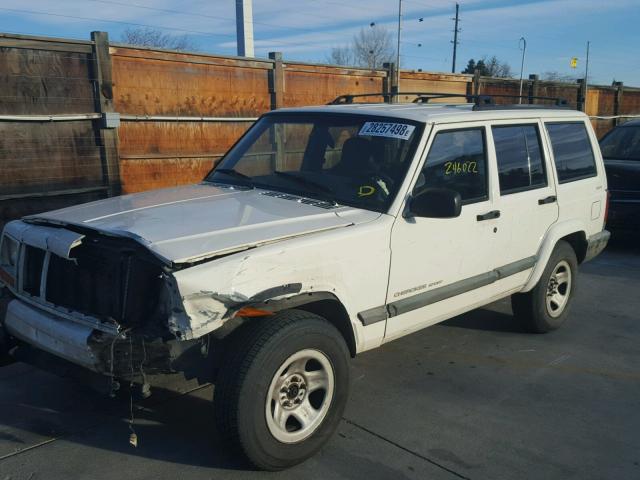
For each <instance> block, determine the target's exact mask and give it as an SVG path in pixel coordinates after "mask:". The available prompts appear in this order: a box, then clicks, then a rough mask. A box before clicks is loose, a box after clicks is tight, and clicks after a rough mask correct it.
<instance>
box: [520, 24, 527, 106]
mask: <svg viewBox="0 0 640 480" xmlns="http://www.w3.org/2000/svg"><path fill="white" fill-rule="evenodd" d="M518 48H520V50H522V63H521V64H520V98H519V99H518V103H519V104H522V75H523V73H524V56H525V55H526V53H527V40H526V38H524V37H520V41H519V43H518Z"/></svg>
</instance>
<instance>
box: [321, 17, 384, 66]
mask: <svg viewBox="0 0 640 480" xmlns="http://www.w3.org/2000/svg"><path fill="white" fill-rule="evenodd" d="M326 61H327V62H329V63H332V64H335V65H356V66H359V67H368V68H380V67H382V64H383V63H385V62H392V61H393V41H392V38H391V34H390V33H389V31H388V30H387V29H386V28H385V27H383V26H379V25H372V26H371V27H370V28H363V29H361V30H360V32H358V34H357V35H355V36H354V37H353V40H352V41H351V44H349V45H344V46H340V47H333V48H332V49H331V52H330V53H329V55H327V57H326Z"/></svg>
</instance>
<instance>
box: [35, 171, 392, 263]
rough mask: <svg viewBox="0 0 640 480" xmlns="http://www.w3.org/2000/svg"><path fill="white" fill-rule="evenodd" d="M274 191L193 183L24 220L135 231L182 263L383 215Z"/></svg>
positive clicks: (107, 230)
mask: <svg viewBox="0 0 640 480" xmlns="http://www.w3.org/2000/svg"><path fill="white" fill-rule="evenodd" d="M272 195H273V192H269V191H265V190H260V189H254V190H246V189H235V188H230V187H223V186H216V185H212V184H200V185H190V186H185V187H178V188H171V189H163V190H154V191H149V192H143V193H138V194H132V195H124V196H121V197H114V198H110V199H106V200H100V201H97V202H92V203H87V204H84V205H78V206H74V207H69V208H65V209H62V210H55V211H52V212H48V213H43V214H38V215H32V216H29V217H26V218H25V220H27V221H31V222H34V221H37V222H38V223H40V222H45V223H49V224H58V225H76V226H82V227H85V228H89V229H92V230H97V231H100V232H103V233H107V234H111V235H117V236H126V237H130V238H134V239H136V240H137V241H139V242H140V243H142V244H144V245H145V246H147V248H149V249H150V250H151V251H152V252H153V253H155V254H156V255H158V256H159V257H161V258H162V259H164V260H165V261H168V262H170V263H184V262H187V261H196V260H199V259H202V258H207V257H211V256H214V255H221V254H224V253H230V252H233V251H238V250H242V249H244V248H248V247H251V246H255V245H260V244H263V243H268V242H273V241H277V240H282V239H285V238H290V237H292V236H297V235H304V234H308V233H313V232H318V231H323V230H328V229H333V228H340V227H346V226H349V225H353V224H356V223H362V222H365V221H370V220H373V219H374V218H377V217H379V216H380V214H379V213H375V212H370V211H367V210H360V209H355V208H351V207H337V208H333V207H330V208H323V207H322V206H318V204H321V205H322V202H311V204H309V203H304V201H308V200H304V201H301V200H303V199H299V198H298V197H294V196H291V195H288V196H287V197H288V198H278V197H277V196H272ZM314 203H315V204H314ZM325 206H326V204H325Z"/></svg>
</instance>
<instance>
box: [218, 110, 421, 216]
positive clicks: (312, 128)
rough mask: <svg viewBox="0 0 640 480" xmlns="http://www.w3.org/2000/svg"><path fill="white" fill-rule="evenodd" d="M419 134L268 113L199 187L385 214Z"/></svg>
mask: <svg viewBox="0 0 640 480" xmlns="http://www.w3.org/2000/svg"><path fill="white" fill-rule="evenodd" d="M422 128H423V126H422V124H420V123H417V122H412V121H408V120H403V119H397V118H386V117H377V116H376V117H373V116H370V115H342V114H326V113H317V114H313V113H304V114H271V115H267V116H265V117H263V118H262V119H260V120H259V121H258V122H256V124H255V125H254V126H253V127H252V128H251V129H250V130H249V131H248V132H247V133H246V134H245V135H244V137H242V139H240V141H239V142H238V143H237V144H236V145H235V146H234V147H233V148H232V149H231V150H230V151H229V152H228V153H227V154H226V155H225V157H224V158H223V159H222V160H221V161H220V164H219V165H218V166H217V167H216V169H215V170H213V171H212V172H211V173H210V174H209V175H208V176H207V178H206V181H210V182H217V183H229V184H234V185H239V186H244V187H247V188H251V187H258V188H265V189H269V190H276V191H282V192H286V193H292V194H296V195H300V196H303V197H311V198H317V199H321V200H325V201H328V202H331V203H338V204H341V205H349V206H354V207H359V208H365V209H369V210H374V211H378V212H384V211H386V210H387V209H388V208H389V206H390V205H391V202H393V199H394V198H395V196H396V194H397V191H398V188H399V187H400V184H401V183H402V181H403V179H404V177H405V174H406V172H407V169H408V168H409V165H410V164H411V160H412V158H413V155H414V152H415V150H416V147H417V144H418V141H419V139H420V134H421V133H422Z"/></svg>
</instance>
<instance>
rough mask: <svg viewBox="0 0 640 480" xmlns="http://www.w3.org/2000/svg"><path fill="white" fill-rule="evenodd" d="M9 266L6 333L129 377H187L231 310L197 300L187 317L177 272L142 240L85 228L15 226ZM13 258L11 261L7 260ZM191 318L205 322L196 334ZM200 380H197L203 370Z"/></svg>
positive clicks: (5, 269) (1, 325)
mask: <svg viewBox="0 0 640 480" xmlns="http://www.w3.org/2000/svg"><path fill="white" fill-rule="evenodd" d="M2 248H3V250H6V251H11V252H15V254H12V257H11V258H8V259H5V260H4V263H5V264H0V271H1V272H2V276H1V277H0V280H1V281H2V284H4V285H5V286H6V289H7V290H8V291H9V292H10V293H9V296H10V301H9V303H8V306H7V309H6V313H5V315H4V319H2V318H0V331H4V332H6V336H7V337H9V338H11V339H12V341H14V343H15V344H16V345H17V346H18V348H19V347H20V344H26V345H30V346H32V347H36V348H37V349H40V350H44V351H46V352H48V353H51V354H54V355H56V356H58V357H61V358H64V359H66V360H68V361H71V362H73V363H75V364H78V365H81V366H83V367H86V368H88V369H90V370H93V371H94V372H98V373H101V374H106V375H109V376H112V377H119V378H130V377H132V376H138V375H139V374H142V375H144V374H145V373H148V374H159V373H173V372H176V371H182V372H185V371H186V370H187V366H188V364H189V363H191V362H187V361H186V358H192V357H193V356H194V355H195V356H200V357H202V355H203V354H204V355H206V354H207V353H208V346H209V344H208V341H207V340H206V338H204V337H203V336H204V335H206V333H209V332H210V331H212V330H213V329H215V328H217V327H219V326H220V325H221V323H222V319H223V317H224V316H225V314H226V313H227V310H228V308H227V306H226V305H225V304H224V303H223V302H220V310H219V311H211V300H210V299H209V302H207V307H206V308H207V309H208V310H204V309H205V307H204V306H203V307H202V308H199V307H198V302H197V301H194V302H190V303H189V309H190V310H191V316H190V315H189V314H188V313H187V311H186V309H185V306H184V304H183V299H182V298H181V296H180V293H179V290H178V286H177V284H176V281H175V278H174V277H173V275H172V272H173V271H174V268H175V267H174V266H172V265H170V264H168V263H167V262H165V261H163V260H162V259H160V258H158V257H157V256H156V255H154V254H153V253H152V252H150V251H149V250H148V249H147V248H145V246H143V245H142V244H141V243H140V242H138V241H136V240H134V239H131V238H127V237H123V236H116V235H108V234H105V233H102V232H96V231H92V230H89V229H83V228H82V227H74V226H64V227H62V226H51V225H41V224H33V223H27V222H24V221H15V222H11V223H9V224H7V226H6V227H5V230H4V235H3V237H2ZM5 256H6V255H5ZM192 316H200V317H202V318H204V319H205V320H206V321H198V322H197V328H194V323H193V322H192ZM194 375H195V374H194Z"/></svg>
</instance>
